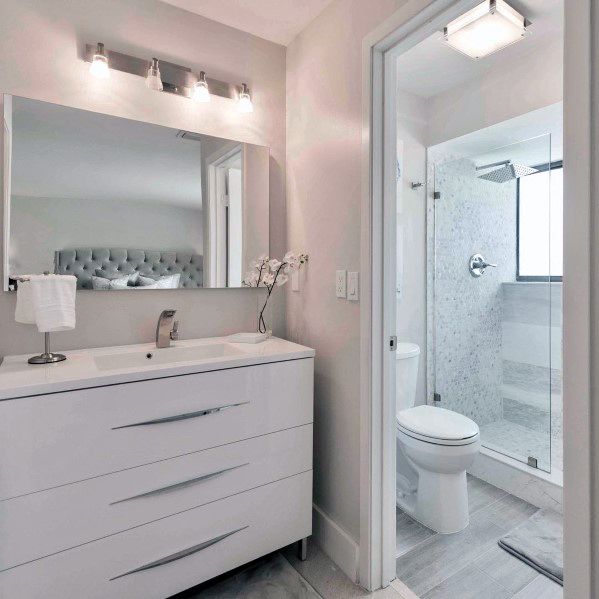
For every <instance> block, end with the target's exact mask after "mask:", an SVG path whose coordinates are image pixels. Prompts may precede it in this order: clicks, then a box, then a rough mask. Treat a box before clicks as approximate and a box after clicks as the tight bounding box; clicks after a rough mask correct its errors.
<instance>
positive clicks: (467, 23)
mask: <svg viewBox="0 0 599 599" xmlns="http://www.w3.org/2000/svg"><path fill="white" fill-rule="evenodd" d="M528 25H529V23H528V22H527V20H526V18H525V17H523V16H522V15H521V14H520V13H519V12H517V11H516V10H514V9H513V8H512V7H511V6H510V5H509V4H508V3H507V2H506V1H505V0H485V1H484V2H481V3H480V4H478V5H477V6H475V7H474V8H473V9H472V10H469V11H468V12H466V13H464V14H463V15H462V16H460V17H458V18H457V19H454V20H453V21H452V22H451V23H449V24H448V25H447V27H445V31H444V33H445V41H446V42H447V43H448V44H449V45H450V46H451V47H452V48H454V49H455V50H457V51H458V52H461V53H462V54H465V55H466V56H469V57H470V58H484V57H485V56H489V54H493V53H494V52H497V51H498V50H501V49H503V48H505V47H506V46H509V45H510V44H514V43H515V42H517V41H520V40H521V39H522V38H523V37H524V35H525V33H526V27H527V26H528Z"/></svg>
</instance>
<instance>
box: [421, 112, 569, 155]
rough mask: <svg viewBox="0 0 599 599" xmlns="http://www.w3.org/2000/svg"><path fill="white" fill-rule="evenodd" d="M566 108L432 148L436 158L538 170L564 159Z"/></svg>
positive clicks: (530, 114) (522, 117)
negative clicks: (511, 164)
mask: <svg viewBox="0 0 599 599" xmlns="http://www.w3.org/2000/svg"><path fill="white" fill-rule="evenodd" d="M562 114H563V105H562V103H561V102H559V103H557V104H552V105H550V106H545V107H544V108H539V109H538V110H533V111H532V112H528V113H526V114H523V115H520V116H517V117H515V118H513V119H510V120H508V121H504V122H502V123H497V124H496V125H492V126H491V127H486V128H485V129H480V130H479V131H474V132H473V133H469V134H467V135H464V136H462V137H458V138H456V139H452V140H449V141H446V142H443V143H441V144H439V145H437V146H434V147H433V148H431V156H432V158H433V160H438V158H436V157H437V156H439V157H443V156H450V157H451V159H457V158H458V157H465V158H470V159H472V160H474V162H475V163H476V164H477V165H479V166H480V165H483V164H489V163H492V162H499V161H501V160H512V161H513V162H517V163H520V164H524V165H528V166H535V165H538V164H545V163H547V162H553V161H556V160H561V159H562V157H563V122H562V118H563V117H562Z"/></svg>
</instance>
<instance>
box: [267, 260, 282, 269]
mask: <svg viewBox="0 0 599 599" xmlns="http://www.w3.org/2000/svg"><path fill="white" fill-rule="evenodd" d="M282 264H283V263H282V262H281V261H280V260H277V259H276V258H271V259H270V260H269V262H268V266H269V267H270V270H272V272H277V270H279V267H280V266H281V265H282Z"/></svg>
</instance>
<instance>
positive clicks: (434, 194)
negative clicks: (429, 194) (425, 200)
mask: <svg viewBox="0 0 599 599" xmlns="http://www.w3.org/2000/svg"><path fill="white" fill-rule="evenodd" d="M440 199H441V192H440V191H435V192H434V193H433V200H440Z"/></svg>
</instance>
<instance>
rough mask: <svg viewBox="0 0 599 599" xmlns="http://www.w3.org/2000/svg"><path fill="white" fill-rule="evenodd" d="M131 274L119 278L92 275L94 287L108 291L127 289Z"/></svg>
mask: <svg viewBox="0 0 599 599" xmlns="http://www.w3.org/2000/svg"><path fill="white" fill-rule="evenodd" d="M128 283H129V275H127V276H124V277H120V278H118V279H112V280H111V279H105V278H104V277H94V276H92V289H95V290H98V291H107V290H109V289H127V287H128Z"/></svg>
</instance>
